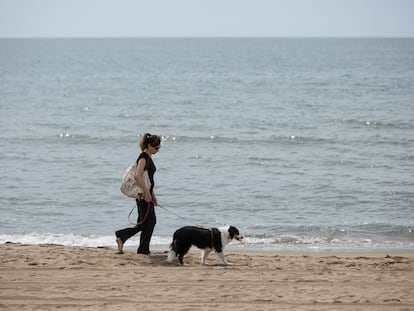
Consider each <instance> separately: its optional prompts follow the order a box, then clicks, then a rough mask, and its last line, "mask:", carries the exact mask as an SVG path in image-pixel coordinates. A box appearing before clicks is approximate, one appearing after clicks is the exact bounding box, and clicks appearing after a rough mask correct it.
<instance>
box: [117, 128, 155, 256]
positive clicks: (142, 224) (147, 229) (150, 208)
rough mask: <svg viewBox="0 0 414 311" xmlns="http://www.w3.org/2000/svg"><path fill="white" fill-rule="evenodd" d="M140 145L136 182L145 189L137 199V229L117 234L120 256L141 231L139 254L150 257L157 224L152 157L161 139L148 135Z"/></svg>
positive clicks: (119, 231) (123, 230)
mask: <svg viewBox="0 0 414 311" xmlns="http://www.w3.org/2000/svg"><path fill="white" fill-rule="evenodd" d="M139 145H140V148H141V151H142V152H141V154H140V155H139V156H138V159H137V168H136V171H135V180H136V181H137V183H138V185H139V186H140V187H141V189H143V193H142V194H140V196H139V198H138V199H136V202H137V207H138V221H137V225H136V226H135V227H132V228H125V229H122V230H118V231H116V232H115V236H116V243H117V244H118V251H119V254H123V246H124V244H125V242H126V241H127V240H128V239H129V238H130V237H132V236H133V235H135V234H137V233H138V232H140V231H141V237H140V241H139V247H138V250H137V253H138V254H145V255H149V254H150V250H149V245H150V241H151V237H152V233H153V231H154V227H155V224H156V216H155V210H154V206H157V198H156V196H155V192H154V173H155V171H156V167H155V164H154V162H153V161H152V155H153V154H155V153H157V152H158V151H159V150H160V148H161V137H160V136H158V135H151V134H149V133H146V134H144V135H143V136H142V138H141V141H140V144H139ZM144 170H147V171H148V176H149V180H150V182H151V186H150V188H148V187H147V186H146V183H145V181H144V178H143V177H142V173H143V171H144Z"/></svg>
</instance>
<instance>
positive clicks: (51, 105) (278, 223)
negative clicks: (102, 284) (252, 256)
mask: <svg viewBox="0 0 414 311" xmlns="http://www.w3.org/2000/svg"><path fill="white" fill-rule="evenodd" d="M146 132H149V133H151V134H158V135H160V136H161V137H162V143H161V149H160V151H159V153H157V154H156V155H154V157H153V159H154V162H155V164H156V167H157V171H156V175H155V183H156V186H155V192H156V194H157V198H158V202H159V204H160V205H161V206H159V207H156V214H157V224H156V227H155V230H154V234H153V237H152V240H151V248H152V249H159V250H163V249H165V250H167V249H168V246H169V244H170V243H171V239H172V235H173V233H174V231H175V230H177V229H178V228H180V227H182V226H185V225H197V226H202V227H206V228H210V227H220V226H226V225H233V226H236V227H237V228H238V229H239V230H240V232H241V234H243V235H244V237H245V239H244V243H243V244H239V243H232V244H231V245H230V247H231V248H233V249H236V250H260V251H311V252H312V251H314V252H319V251H365V250H366V251H383V250H385V251H391V250H397V251H407V250H408V251H413V250H414V39H413V38H118V39H117V38H100V39H98V38H97V39H93V38H85V39H76V38H71V39H59V38H50V39H0V171H1V179H0V243H6V242H14V243H27V244H50V243H53V244H61V245H68V246H86V247H113V248H116V243H115V235H114V232H115V231H116V230H118V229H121V228H125V227H131V226H133V225H134V222H135V221H136V217H137V214H136V209H135V210H133V208H134V205H135V201H134V200H133V199H130V198H127V197H125V196H124V195H123V194H122V193H121V192H120V190H119V188H120V184H121V179H122V176H123V173H124V170H125V169H126V168H127V167H128V166H129V165H131V164H133V163H134V162H135V161H136V159H137V157H138V155H139V153H140V150H139V147H138V143H139V140H140V137H141V135H142V134H143V133H146ZM131 210H133V211H132V214H131V216H128V214H129V213H130V211H131ZM138 244H139V234H138V235H137V236H135V237H133V238H131V239H130V240H128V241H127V243H126V245H125V247H126V248H127V249H131V250H135V249H136V248H137V247H138Z"/></svg>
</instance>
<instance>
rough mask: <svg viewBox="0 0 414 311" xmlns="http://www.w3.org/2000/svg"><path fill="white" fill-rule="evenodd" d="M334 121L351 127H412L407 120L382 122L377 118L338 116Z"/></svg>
mask: <svg viewBox="0 0 414 311" xmlns="http://www.w3.org/2000/svg"><path fill="white" fill-rule="evenodd" d="M333 122H334V123H343V124H348V125H350V126H352V127H358V128H360V127H373V128H383V129H392V128H395V129H412V128H413V125H412V123H410V122H407V121H400V122H398V121H395V122H384V121H378V120H363V119H346V118H338V119H334V120H333Z"/></svg>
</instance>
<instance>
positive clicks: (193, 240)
mask: <svg viewBox="0 0 414 311" xmlns="http://www.w3.org/2000/svg"><path fill="white" fill-rule="evenodd" d="M233 239H236V240H237V241H239V242H243V237H242V236H241V235H240V233H239V230H238V229H237V228H236V227H233V226H229V227H221V228H210V229H205V228H200V227H194V226H186V227H182V228H180V229H178V230H177V231H175V232H174V236H173V242H172V243H171V245H170V252H169V254H168V259H167V262H169V263H170V262H172V261H173V260H174V258H175V257H177V256H178V261H179V262H180V264H181V265H183V264H184V262H183V258H184V255H185V254H187V252H188V251H189V250H190V248H191V246H192V245H194V246H197V247H198V248H200V249H202V252H201V264H203V265H205V264H206V259H207V256H208V254H210V252H211V251H212V250H215V251H216V253H217V255H218V257H219V258H220V259H221V262H222V263H223V265H230V263H228V262H227V260H226V258H224V253H223V248H224V247H225V246H226V245H227V244H229V243H230V242H231V240H233Z"/></svg>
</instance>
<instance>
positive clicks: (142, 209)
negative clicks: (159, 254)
mask: <svg viewBox="0 0 414 311" xmlns="http://www.w3.org/2000/svg"><path fill="white" fill-rule="evenodd" d="M148 209H149V210H148ZM138 210H139V214H140V216H141V215H142V216H141V217H142V219H140V220H139V222H140V221H143V220H144V221H143V223H142V232H141V237H140V242H139V247H138V250H137V253H138V254H146V255H148V254H149V253H150V250H149V246H150V242H151V237H152V233H153V232H154V227H155V224H156V222H157V219H156V216H155V209H154V204H153V203H152V202H151V203H149V204H148V203H147V202H146V201H140V202H139V204H138ZM145 216H146V218H145V219H144V217H145Z"/></svg>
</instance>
